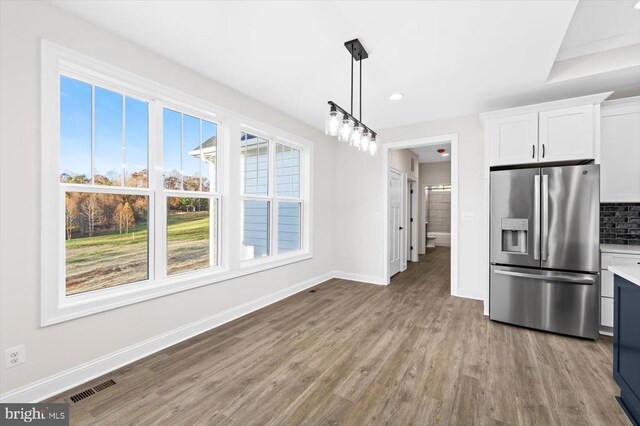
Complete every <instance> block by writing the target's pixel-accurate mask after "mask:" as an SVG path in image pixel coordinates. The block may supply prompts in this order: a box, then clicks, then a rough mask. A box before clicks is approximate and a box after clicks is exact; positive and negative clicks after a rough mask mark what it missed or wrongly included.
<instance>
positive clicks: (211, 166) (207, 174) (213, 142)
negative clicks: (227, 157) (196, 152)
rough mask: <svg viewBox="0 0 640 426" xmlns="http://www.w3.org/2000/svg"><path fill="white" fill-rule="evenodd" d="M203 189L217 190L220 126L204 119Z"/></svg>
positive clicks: (202, 152) (201, 157)
mask: <svg viewBox="0 0 640 426" xmlns="http://www.w3.org/2000/svg"><path fill="white" fill-rule="evenodd" d="M200 154H201V155H200V159H201V161H202V190H203V191H212V192H215V191H216V188H217V184H218V183H217V181H216V172H217V164H218V163H217V158H218V126H217V125H216V124H215V123H212V122H210V121H206V120H202V151H201V153H200Z"/></svg>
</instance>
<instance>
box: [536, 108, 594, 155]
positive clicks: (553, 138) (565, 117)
mask: <svg viewBox="0 0 640 426" xmlns="http://www.w3.org/2000/svg"><path fill="white" fill-rule="evenodd" d="M593 118H594V106H593V105H581V106H577V107H572V108H562V109H554V110H551V111H541V112H540V116H539V120H540V137H539V148H540V155H539V156H538V159H539V161H540V162H551V161H569V160H591V159H593V158H595V138H594V131H593V127H594V119H593Z"/></svg>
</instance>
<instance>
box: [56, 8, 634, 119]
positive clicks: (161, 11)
mask: <svg viewBox="0 0 640 426" xmlns="http://www.w3.org/2000/svg"><path fill="white" fill-rule="evenodd" d="M53 3H55V4H56V5H58V6H60V7H62V8H64V9H66V10H68V11H70V12H71V13H74V14H77V15H79V16H80V17H82V18H84V19H86V20H88V21H91V22H93V23H95V24H97V25H98V26H101V27H104V28H105V29H107V30H109V31H112V32H114V33H116V34H118V35H120V36H122V37H124V38H127V39H130V40H132V41H134V42H135V43H138V44H140V45H142V46H144V47H146V48H148V49H151V50H153V51H155V52H157V53H159V54H161V55H164V56H166V57H168V58H170V59H173V60H174V61H176V62H178V63H181V64H183V65H185V66H187V67H190V68H192V69H194V70H196V71H198V72H200V73H202V74H204V75H207V76H209V77H211V78H213V79H215V80H217V81H220V82H222V83H224V84H226V85H228V86H230V87H233V88H235V89H237V90H238V91H240V92H243V93H245V94H247V95H249V96H251V97H253V98H256V99H258V100H260V101H262V102H264V103H266V104H268V105H271V106H273V107H274V108H276V109H279V110H281V111H283V112H285V113H288V114H289V115H291V116H294V117H296V118H298V119H300V120H302V121H304V122H306V123H308V124H310V125H312V126H314V127H316V128H319V129H324V116H325V113H326V110H327V108H328V107H327V104H326V102H327V101H328V100H329V99H331V100H334V101H335V102H337V103H338V104H340V105H342V106H345V107H348V104H349V72H350V57H349V54H348V52H347V51H346V49H345V48H344V46H343V43H344V42H345V41H346V40H350V39H352V38H355V37H358V38H360V40H361V41H362V42H363V44H364V45H365V47H366V49H367V50H368V51H369V54H370V57H369V59H367V60H365V61H364V66H363V74H364V78H363V89H364V92H363V101H364V102H363V121H364V122H365V123H366V124H367V125H369V126H370V127H372V128H373V129H375V130H379V129H381V128H388V127H395V126H400V125H405V124H410V123H416V122H424V121H429V120H434V119H439V118H444V117H451V116H459V115H464V114H471V113H478V112H482V111H488V110H492V109H499V108H506V107H512V106H518V105H523V104H526V103H533V102H539V101H540V102H541V101H548V100H555V99H561V98H563V97H569V96H579V95H584V94H588V93H595V92H600V91H605V90H609V89H612V88H616V87H627V86H631V85H633V82H634V81H635V80H634V78H636V76H634V75H631V76H630V75H623V76H620V75H617V76H615V75H614V76H605V77H603V76H599V78H596V79H593V80H590V79H582V80H581V81H580V82H579V83H572V82H562V83H554V85H553V86H550V85H547V84H546V78H547V76H548V74H549V71H550V69H551V67H552V65H553V63H554V60H555V58H556V54H557V53H558V50H559V48H560V45H561V43H562V40H563V37H564V34H565V32H566V29H567V27H568V25H569V22H570V20H571V17H572V14H573V12H574V9H575V7H576V3H577V0H565V1H563V0H559V1H509V2H506V1H454V2H447V1H431V2H401V1H393V2H390V1H360V2H353V1H344V2H325V1H317V2H303V1H298V2H271V1H270V2H267V1H265V2H260V1H255V2H250V1H243V2H241V1H237V2H231V1H229V2H227V1H221V2H213V1H154V2H151V1H137V0H133V1H127V2H116V1H95V0H86V1H69V0H54V1H53ZM634 11H635V10H634ZM638 79H639V80H640V78H638ZM628 80H631V81H628ZM639 84H640V83H639ZM396 91H399V92H401V93H403V94H404V95H405V97H404V99H403V100H401V101H397V102H391V101H389V99H388V96H389V94H391V93H392V92H396Z"/></svg>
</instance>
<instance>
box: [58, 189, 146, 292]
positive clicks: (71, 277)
mask: <svg viewBox="0 0 640 426" xmlns="http://www.w3.org/2000/svg"><path fill="white" fill-rule="evenodd" d="M148 205H149V197H147V196H146V195H115V194H92V193H84V192H67V193H66V194H65V235H66V241H65V255H66V277H65V285H66V294H67V295H72V294H77V293H83V292H86V291H92V290H99V289H104V288H109V287H114V286H118V285H121V284H128V283H133V282H136V281H142V280H146V279H148V277H149V275H148V269H149V263H148V249H149V244H148V236H147V217H148Z"/></svg>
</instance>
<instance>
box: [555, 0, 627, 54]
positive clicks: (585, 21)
mask: <svg viewBox="0 0 640 426" xmlns="http://www.w3.org/2000/svg"><path fill="white" fill-rule="evenodd" d="M637 2H638V0H615V1H614V0H589V1H584V0H582V1H581V2H580V3H578V6H577V7H576V11H575V13H574V15H573V19H572V20H571V24H570V25H569V28H568V29H567V33H566V34H565V36H564V40H563V42H562V46H561V47H560V51H559V52H558V57H557V58H556V59H557V60H563V59H569V58H574V57H576V56H582V55H588V54H592V53H597V52H602V51H605V50H610V49H615V48H618V47H622V46H628V45H630V44H636V43H640V11H638V10H636V9H634V5H635V4H636V3H637Z"/></svg>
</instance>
